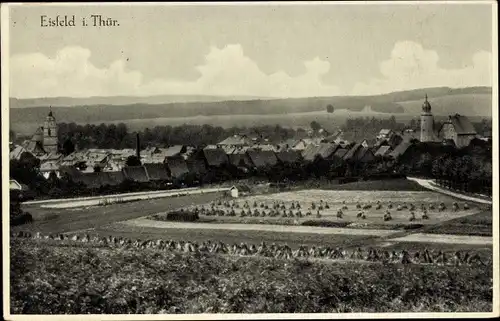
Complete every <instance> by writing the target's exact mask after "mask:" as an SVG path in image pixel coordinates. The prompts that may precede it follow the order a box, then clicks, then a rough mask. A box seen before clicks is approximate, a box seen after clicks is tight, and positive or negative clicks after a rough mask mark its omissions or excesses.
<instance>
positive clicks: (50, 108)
mask: <svg viewBox="0 0 500 321" xmlns="http://www.w3.org/2000/svg"><path fill="white" fill-rule="evenodd" d="M49 116H50V117H53V116H52V106H49Z"/></svg>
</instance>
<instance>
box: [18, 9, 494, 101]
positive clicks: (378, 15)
mask: <svg viewBox="0 0 500 321" xmlns="http://www.w3.org/2000/svg"><path fill="white" fill-rule="evenodd" d="M492 10H493V9H492V6H491V4H477V3H476V4H466V3H461V4H425V5H424V4H420V5H418V4H408V3H406V4H402V3H399V4H392V5H391V4H384V5H381V4H372V5H366V4H362V3H357V4H340V5H339V4H329V5H321V4H314V5H299V4H295V5H269V4H268V5H255V4H254V5H250V4H246V5H241V4H240V5H237V4H227V3H226V4H225V5H188V4H181V5H177V6H172V5H159V4H156V5H140V6H139V5H129V4H127V5H120V6H110V5H107V6H102V5H101V6H96V5H91V6H88V5H87V6H81V5H80V6H51V5H38V6H34V5H23V6H11V7H10V22H9V28H10V29H9V33H10V42H9V51H10V55H9V57H10V62H9V65H10V70H9V71H10V95H11V97H16V98H35V97H57V96H64V97H90V96H115V95H130V96H149V95H224V96H238V95H252V96H265V97H311V96H335V95H370V94H379V93H387V92H392V91H399V90H409V89H416V88H425V87H435V86H449V87H453V88H457V87H468V86H491V85H492V38H493V35H492V32H493V28H492V24H493V21H492ZM495 10H496V9H495ZM92 14H94V15H101V16H102V17H103V18H107V17H110V18H112V19H116V20H117V21H118V23H119V26H114V27H93V26H92V21H91V18H90V16H91V15H92ZM42 15H46V16H47V17H52V18H55V17H56V16H57V15H60V16H64V15H68V16H70V17H71V16H73V15H74V16H75V18H76V26H75V27H41V16H42ZM83 18H86V19H87V23H88V25H89V26H87V27H84V26H82V19H83Z"/></svg>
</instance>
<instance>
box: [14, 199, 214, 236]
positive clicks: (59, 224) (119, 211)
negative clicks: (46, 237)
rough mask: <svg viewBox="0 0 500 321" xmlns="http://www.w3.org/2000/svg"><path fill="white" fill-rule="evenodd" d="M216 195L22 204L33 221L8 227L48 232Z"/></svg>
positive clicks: (84, 226) (125, 217) (170, 207)
mask: <svg viewBox="0 0 500 321" xmlns="http://www.w3.org/2000/svg"><path fill="white" fill-rule="evenodd" d="M218 197H220V196H219V195H218V194H217V193H210V194H202V195H189V196H180V197H174V198H159V199H154V200H141V201H136V202H131V203H121V204H112V205H107V206H90V207H84V208H74V209H53V208H42V207H40V206H39V205H38V204H32V205H22V209H23V211H27V212H29V213H30V214H31V215H32V216H33V220H34V221H33V223H32V224H28V225H22V226H15V227H12V230H13V231H14V232H15V231H19V230H30V231H40V232H48V233H49V232H53V233H62V232H70V231H77V230H84V229H89V228H95V227H99V226H103V225H106V224H110V223H113V222H118V221H123V220H128V219H133V218H137V217H141V216H145V215H152V214H154V213H157V212H159V211H165V210H173V209H176V208H179V207H182V206H188V205H192V204H203V203H206V202H210V201H212V200H215V199H217V198H218Z"/></svg>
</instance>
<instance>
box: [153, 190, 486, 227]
mask: <svg viewBox="0 0 500 321" xmlns="http://www.w3.org/2000/svg"><path fill="white" fill-rule="evenodd" d="M454 203H457V205H458V208H457V209H456V210H455V209H453V204H454ZM440 204H443V205H444V206H443V208H442V209H439V206H440ZM466 206H467V208H465V207H466ZM412 207H413V208H412ZM181 211H184V212H198V213H199V215H200V219H201V221H210V222H211V223H214V224H216V223H227V224H232V223H250V224H252V223H260V222H265V223H268V224H269V223H270V224H272V223H275V224H279V223H284V222H285V223H287V222H288V223H289V224H293V225H300V224H302V223H304V222H305V221H311V220H313V221H314V220H317V221H318V220H321V221H326V222H328V221H330V222H332V223H346V224H350V226H351V227H356V226H355V225H358V226H357V227H360V226H359V225H366V226H365V227H366V228H370V226H371V225H374V226H381V225H388V226H389V228H391V227H394V228H397V226H401V225H407V224H410V223H412V224H417V223H418V224H423V225H433V224H437V223H439V222H443V221H447V220H450V219H456V218H460V217H464V216H469V215H472V214H475V213H477V212H479V211H480V208H479V207H478V206H476V205H473V204H470V203H466V202H463V201H456V200H455V199H454V198H452V197H449V196H446V195H443V194H439V193H433V192H415V191H399V192H395V191H343V190H338V191H331V190H315V189H314V190H312V189H311V190H301V191H293V192H283V193H275V194H266V195H255V196H248V197H243V198H239V199H237V200H226V199H222V198H221V199H218V200H216V201H212V202H211V203H209V204H204V205H202V206H199V205H195V206H187V207H184V208H182V209H181ZM339 212H341V217H339V215H338V214H339ZM412 212H413V213H414V218H413V219H412V220H410V218H411V217H412V214H411V213H412ZM424 212H426V213H427V214H426V215H427V218H426V219H424V217H423V215H424ZM387 213H389V214H390V216H391V219H390V220H384V217H385V215H387ZM166 214H167V213H163V214H162V213H158V214H156V215H155V216H154V217H151V218H152V219H156V220H164V219H165V216H166ZM318 214H319V215H318ZM361 214H363V215H364V216H365V217H364V218H363V217H360V216H361ZM286 220H287V221H286ZM353 225H354V226H353ZM346 226H347V227H349V225H346Z"/></svg>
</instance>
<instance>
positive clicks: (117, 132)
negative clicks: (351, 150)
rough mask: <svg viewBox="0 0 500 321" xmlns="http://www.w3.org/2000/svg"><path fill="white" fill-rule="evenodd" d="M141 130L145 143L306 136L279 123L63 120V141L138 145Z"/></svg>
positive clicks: (277, 139) (275, 139) (196, 143)
mask: <svg viewBox="0 0 500 321" xmlns="http://www.w3.org/2000/svg"><path fill="white" fill-rule="evenodd" d="M137 133H139V135H140V138H141V145H142V146H148V145H150V146H160V147H162V146H172V145H191V146H206V145H211V144H217V143H218V142H220V141H222V140H224V139H226V138H227V137H229V136H233V135H235V134H247V135H252V136H254V137H262V138H267V139H268V140H269V141H270V142H275V143H277V142H281V141H284V140H286V139H290V138H299V137H304V136H305V130H303V129H293V128H285V127H282V126H279V125H276V126H258V127H252V128H246V127H232V128H223V127H220V126H211V125H181V126H156V127H153V128H145V129H144V130H142V131H139V132H136V131H133V132H131V131H129V130H128V128H127V126H126V125H125V124H123V123H119V124H116V125H115V124H100V125H93V124H86V125H78V124H75V123H59V124H58V138H59V141H60V142H63V143H64V142H66V141H68V140H69V141H71V142H72V143H73V144H74V145H75V146H76V147H77V148H78V149H86V148H104V149H106V148H114V149H124V148H135V146H136V134H137Z"/></svg>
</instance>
